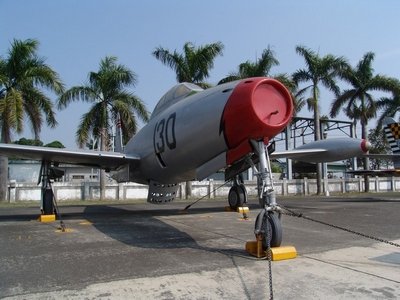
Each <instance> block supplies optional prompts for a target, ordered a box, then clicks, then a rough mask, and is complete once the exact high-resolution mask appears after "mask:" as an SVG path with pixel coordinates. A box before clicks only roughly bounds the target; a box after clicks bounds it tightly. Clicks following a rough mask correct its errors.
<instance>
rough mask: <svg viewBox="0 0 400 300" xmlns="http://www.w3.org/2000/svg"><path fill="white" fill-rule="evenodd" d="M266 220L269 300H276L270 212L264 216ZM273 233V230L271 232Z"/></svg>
mask: <svg viewBox="0 0 400 300" xmlns="http://www.w3.org/2000/svg"><path fill="white" fill-rule="evenodd" d="M264 216H265V217H266V218H265V219H266V223H267V224H266V231H267V232H266V235H267V260H268V277H269V278H268V279H269V299H270V300H273V299H274V291H273V286H272V263H271V261H272V253H271V252H272V251H271V239H272V238H271V237H270V232H269V227H270V226H271V225H270V223H269V216H268V212H266V214H265V215H264ZM271 231H272V230H271Z"/></svg>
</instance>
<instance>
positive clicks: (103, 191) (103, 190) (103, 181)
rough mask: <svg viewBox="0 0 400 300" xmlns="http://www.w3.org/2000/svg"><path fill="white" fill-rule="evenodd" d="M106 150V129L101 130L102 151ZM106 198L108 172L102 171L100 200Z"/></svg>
mask: <svg viewBox="0 0 400 300" xmlns="http://www.w3.org/2000/svg"><path fill="white" fill-rule="evenodd" d="M105 150H106V129H105V128H103V129H102V130H101V135H100V151H105ZM105 198H106V171H104V170H103V169H100V200H101V201H102V200H104V199H105Z"/></svg>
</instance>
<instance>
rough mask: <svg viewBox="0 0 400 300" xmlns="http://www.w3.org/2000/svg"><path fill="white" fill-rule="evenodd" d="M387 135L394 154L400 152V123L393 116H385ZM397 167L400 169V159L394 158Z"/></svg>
mask: <svg viewBox="0 0 400 300" xmlns="http://www.w3.org/2000/svg"><path fill="white" fill-rule="evenodd" d="M383 123H384V124H385V135H386V139H387V141H388V143H389V145H390V149H391V150H392V152H393V154H400V124H399V123H397V122H396V121H395V120H394V119H393V118H385V119H384V120H383ZM393 164H394V167H395V169H400V159H399V158H397V159H396V158H395V159H394V160H393Z"/></svg>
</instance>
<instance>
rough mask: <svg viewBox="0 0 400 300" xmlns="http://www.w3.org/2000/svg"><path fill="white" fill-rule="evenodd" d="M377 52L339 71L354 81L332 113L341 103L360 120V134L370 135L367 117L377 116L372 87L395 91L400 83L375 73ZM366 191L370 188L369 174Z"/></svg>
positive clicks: (366, 164)
mask: <svg viewBox="0 0 400 300" xmlns="http://www.w3.org/2000/svg"><path fill="white" fill-rule="evenodd" d="M374 56H375V55H374V53H372V52H368V53H366V54H365V55H364V56H363V58H362V59H361V60H360V61H359V62H358V64H357V66H356V67H355V68H353V67H351V66H350V65H347V66H346V67H345V68H342V70H341V71H340V78H341V79H342V80H344V81H345V82H347V83H349V84H350V85H351V88H349V89H346V90H344V91H343V92H342V93H341V94H339V95H337V98H336V99H335V100H334V101H333V103H332V106H331V112H330V115H331V117H336V115H337V114H338V113H339V111H340V109H341V108H342V107H345V113H346V114H347V115H348V116H351V117H353V118H355V119H357V120H359V121H360V123H361V138H363V139H367V138H368V132H367V130H368V121H369V120H371V119H373V118H375V117H376V112H377V101H376V100H375V98H374V96H373V95H372V94H371V92H373V91H383V92H396V91H397V90H398V89H399V88H398V86H399V83H398V81H397V80H396V79H394V78H390V77H386V76H383V75H373V71H374V70H373V68H372V61H373V60H374ZM364 169H365V170H368V169H369V159H368V157H365V158H364ZM365 191H366V192H368V191H369V184H368V180H367V178H366V180H365Z"/></svg>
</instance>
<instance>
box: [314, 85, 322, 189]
mask: <svg viewBox="0 0 400 300" xmlns="http://www.w3.org/2000/svg"><path fill="white" fill-rule="evenodd" d="M313 97H314V140H315V141H319V140H320V139H321V128H320V121H319V105H318V95H317V85H316V83H314V88H313ZM317 194H318V195H321V194H322V164H321V163H317Z"/></svg>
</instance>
